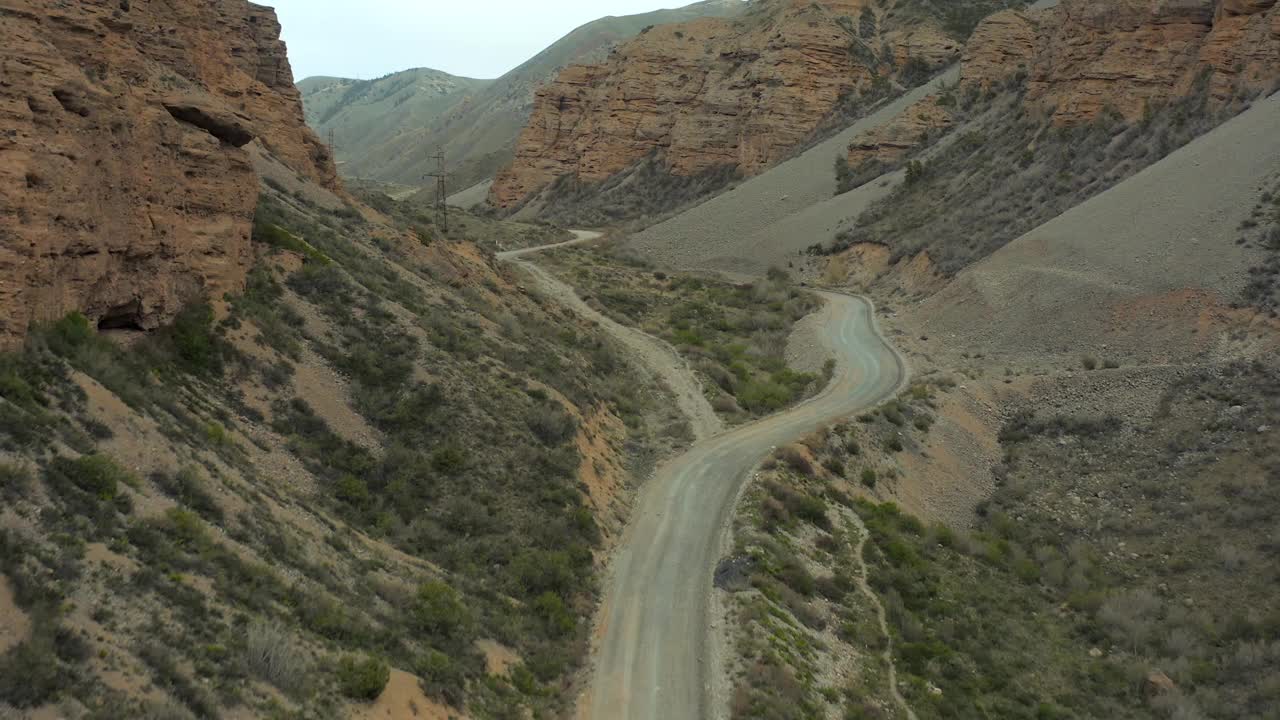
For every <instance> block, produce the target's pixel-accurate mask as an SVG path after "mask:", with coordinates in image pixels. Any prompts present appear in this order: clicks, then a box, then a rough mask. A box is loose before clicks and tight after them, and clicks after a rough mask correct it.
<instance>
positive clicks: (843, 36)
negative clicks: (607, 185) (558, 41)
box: [489, 0, 960, 208]
mask: <svg viewBox="0 0 1280 720" xmlns="http://www.w3.org/2000/svg"><path fill="white" fill-rule="evenodd" d="M882 5H883V3H881V2H879V1H878V0H822V1H821V2H812V1H811V0H768V1H765V2H759V3H758V4H757V6H756V7H755V8H754V9H752V10H750V11H748V12H747V13H746V14H745V15H744V16H743V17H741V18H738V19H735V20H723V19H701V20H696V21H693V22H689V23H682V24H678V25H666V26H659V27H655V28H653V29H651V30H649V31H648V32H647V33H644V34H643V35H641V36H640V37H638V38H636V39H635V40H632V41H631V42H629V43H627V44H626V45H624V46H622V47H621V48H620V49H619V50H618V51H617V52H616V53H614V54H613V55H612V56H611V57H610V58H609V60H608V61H606V62H604V63H603V64H600V65H591V66H582V65H579V66H573V67H569V68H567V69H565V70H564V71H563V72H562V73H561V75H560V76H559V78H558V79H557V80H556V81H555V82H554V83H551V84H550V85H548V86H546V87H545V88H543V89H542V90H541V91H540V92H539V93H538V96H537V100H536V102H535V107H534V110H533V114H532V117H531V119H530V122H529V125H528V126H527V127H526V128H525V130H524V132H523V134H522V135H521V137H520V140H519V142H518V144H517V149H516V159H515V161H514V163H513V165H512V166H511V167H510V168H508V169H507V170H506V171H504V172H502V173H501V174H499V176H498V178H497V180H496V182H495V183H494V186H493V188H492V190H491V191H490V196H489V199H490V202H491V203H493V204H494V205H496V206H498V207H501V208H511V207H514V206H516V205H518V204H520V203H521V202H523V201H524V200H525V199H526V198H528V197H529V196H531V195H532V194H534V193H537V192H538V191H540V190H542V189H543V188H545V187H547V186H548V185H550V184H551V183H552V182H554V181H555V180H556V179H557V178H560V177H563V176H572V177H575V178H577V179H578V180H581V181H584V182H588V183H590V182H599V181H601V180H604V179H606V178H608V177H610V176H612V175H614V174H616V173H618V172H620V171H622V170H624V169H626V168H628V167H630V166H631V165H633V164H634V163H636V162H638V161H640V160H642V159H644V158H645V157H647V156H649V155H650V154H652V153H660V154H661V156H662V158H663V160H664V162H665V163H666V166H667V167H668V169H669V170H670V172H671V173H672V174H675V175H680V176H693V175H698V174H700V173H703V172H707V171H711V170H716V169H720V168H724V167H726V166H729V167H733V168H735V169H736V170H737V171H739V172H741V173H742V174H746V175H751V174H754V173H757V172H759V171H761V170H763V169H765V168H767V167H769V166H771V165H773V164H775V163H777V162H778V161H779V160H781V159H783V158H784V157H786V155H787V154H788V152H789V151H790V150H791V149H792V148H794V147H795V146H796V145H797V144H799V143H800V142H802V141H803V140H804V139H805V138H807V137H808V136H809V135H810V134H811V133H812V132H813V131H814V129H815V128H817V127H818V125H819V124H820V123H821V122H822V120H823V119H824V118H826V117H827V116H828V115H829V114H830V113H831V112H832V110H833V109H835V108H836V106H837V104H838V102H839V101H840V99H841V98H842V97H843V96H845V95H846V94H849V93H856V92H861V91H867V90H869V89H870V87H871V86H872V84H873V82H874V81H875V80H876V78H877V77H879V76H885V75H890V74H892V73H894V72H897V71H900V70H901V69H902V68H903V67H904V66H905V65H906V61H907V59H908V58H911V57H915V58H919V59H920V60H921V61H923V62H925V63H926V64H928V65H938V64H942V63H945V62H949V61H951V60H954V59H955V58H956V57H957V56H958V54H959V50H960V47H959V44H958V43H956V42H955V41H954V40H951V39H949V38H947V37H946V36H945V35H944V34H943V33H941V32H940V31H930V30H928V29H924V28H919V27H917V28H914V29H911V31H908V29H906V28H895V27H891V26H889V27H882V25H885V23H884V22H881V21H882V20H883V17H884V14H885V13H884V9H883V8H882ZM864 10H866V11H867V13H869V14H870V15H869V17H876V18H877V21H876V22H868V23H865V24H864V23H862V22H861V19H862V18H863V17H864V15H866V14H867V13H864ZM864 26H865V29H864ZM884 48H888V51H889V52H888V54H891V55H893V56H894V60H893V61H892V62H889V61H888V58H886V57H884V56H885V54H886V53H885V51H884Z"/></svg>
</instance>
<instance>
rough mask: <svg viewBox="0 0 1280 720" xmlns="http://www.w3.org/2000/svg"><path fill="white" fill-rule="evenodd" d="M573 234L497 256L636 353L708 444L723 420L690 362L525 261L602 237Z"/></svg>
mask: <svg viewBox="0 0 1280 720" xmlns="http://www.w3.org/2000/svg"><path fill="white" fill-rule="evenodd" d="M572 232H573V234H574V239H572V240H567V241H565V242H561V243H555V244H553V245H541V246H539V247H532V248H524V249H522V250H509V251H507V252H501V253H498V259H499V260H503V261H506V262H514V263H516V264H518V265H520V266H521V267H523V268H524V269H525V270H526V271H527V272H528V273H529V275H530V276H532V277H533V279H534V281H535V282H536V283H537V284H538V289H539V290H541V291H542V292H543V293H544V294H545V295H547V296H549V297H551V298H554V299H555V300H556V301H557V302H559V303H561V304H562V305H564V306H566V307H568V308H569V309H570V310H573V311H574V312H576V313H578V314H579V315H581V316H582V317H585V318H587V319H588V320H591V321H593V322H595V323H597V324H599V325H600V327H602V328H604V330H605V332H607V333H609V334H610V335H612V336H613V337H614V338H615V339H617V340H618V341H619V342H621V343H622V344H623V345H625V346H626V347H627V349H628V350H629V351H631V352H632V353H634V357H635V359H637V360H638V361H639V364H640V365H641V369H644V370H648V371H649V372H652V373H653V374H654V376H655V379H656V380H657V381H659V382H661V383H663V384H665V385H666V386H667V387H668V388H670V390H671V392H672V394H673V395H674V396H675V399H676V405H677V406H678V407H679V408H680V412H681V413H682V414H683V415H684V416H685V417H686V418H688V419H689V425H690V429H692V430H693V437H694V439H695V440H705V439H707V438H710V437H711V436H713V435H715V434H716V433H718V432H720V431H721V430H722V429H723V428H724V425H723V423H721V421H720V416H719V415H716V412H715V410H713V409H712V408H711V404H710V403H708V402H707V398H706V395H705V394H704V393H703V390H702V383H701V382H699V381H698V377H697V375H696V374H695V373H694V372H693V368H691V367H689V364H688V362H686V361H685V359H684V358H682V357H680V354H679V353H677V352H676V350H675V348H673V347H671V346H670V345H668V344H667V343H665V342H663V341H662V340H659V339H658V338H656V337H653V336H652V335H649V334H648V333H645V332H643V331H641V330H637V329H635V328H631V327H627V326H626V325H622V324H621V323H618V322H617V321H615V320H613V319H612V318H610V317H608V316H606V315H604V314H603V313H601V312H599V311H598V310H596V309H595V308H593V307H591V306H590V305H588V304H586V303H585V302H583V300H582V298H580V297H578V294H577V293H576V292H574V290H573V288H571V287H569V286H568V285H566V284H565V283H563V282H561V281H560V280H559V279H558V278H556V277H555V276H553V275H552V274H551V273H549V272H547V271H546V270H543V269H542V268H540V267H538V266H537V265H535V264H533V263H532V262H529V261H528V260H526V259H524V258H525V257H526V256H528V255H533V254H536V253H540V252H543V251H545V250H553V249H555V248H562V247H567V246H569V245H577V244H579V243H584V242H589V241H591V240H595V239H597V238H599V237H601V234H600V233H598V232H591V231H588V230H573V231H572Z"/></svg>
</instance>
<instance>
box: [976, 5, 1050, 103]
mask: <svg viewBox="0 0 1280 720" xmlns="http://www.w3.org/2000/svg"><path fill="white" fill-rule="evenodd" d="M1036 34H1037V29H1036V23H1035V22H1034V21H1033V20H1032V19H1031V18H1030V17H1028V16H1027V15H1026V14H1025V13H1022V12H1018V11H1016V10H1006V11H1004V12H998V13H996V14H994V15H992V16H991V17H989V18H987V19H986V20H984V21H982V22H981V23H980V24H979V25H978V27H977V28H976V29H975V30H974V31H973V36H972V37H970V38H969V42H968V44H967V45H965V48H964V53H963V58H962V59H961V64H960V86H961V87H962V88H966V89H968V88H975V89H977V90H988V89H990V88H991V87H992V86H994V85H997V84H999V83H1001V82H1003V81H1004V80H1006V79H1007V78H1009V77H1010V76H1013V75H1016V74H1018V73H1020V72H1021V73H1025V72H1028V71H1029V70H1030V68H1031V63H1032V62H1033V61H1034V60H1035V56H1036Z"/></svg>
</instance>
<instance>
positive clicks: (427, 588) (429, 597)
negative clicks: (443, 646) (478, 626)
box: [413, 580, 472, 639]
mask: <svg viewBox="0 0 1280 720" xmlns="http://www.w3.org/2000/svg"><path fill="white" fill-rule="evenodd" d="M413 622H414V625H415V626H416V627H417V628H418V629H419V630H421V631H422V632H424V633H427V634H428V635H430V636H432V637H435V638H445V639H448V638H453V637H456V636H457V635H458V634H460V633H462V632H464V631H465V630H466V629H467V628H468V627H469V626H470V625H471V622H472V620H471V613H470V611H469V610H468V609H467V607H466V605H464V604H463V603H462V598H461V597H459V596H458V593H457V592H456V591H454V589H453V588H451V587H449V586H448V585H446V584H444V583H442V582H439V581H435V580H433V581H430V582H426V583H423V584H422V586H421V587H419V588H418V594H417V596H416V597H415V598H414V604H413Z"/></svg>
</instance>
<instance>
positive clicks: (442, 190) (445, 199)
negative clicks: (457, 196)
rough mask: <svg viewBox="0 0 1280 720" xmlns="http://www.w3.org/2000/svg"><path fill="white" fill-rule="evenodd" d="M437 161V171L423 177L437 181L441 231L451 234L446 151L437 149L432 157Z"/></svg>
mask: <svg viewBox="0 0 1280 720" xmlns="http://www.w3.org/2000/svg"><path fill="white" fill-rule="evenodd" d="M431 157H432V159H434V160H435V161H436V171H435V172H433V173H427V174H426V175H424V176H423V177H433V178H435V179H436V214H437V216H438V217H439V218H440V231H441V232H443V233H448V232H449V190H448V183H449V173H448V172H447V171H446V170H445V165H444V149H443V148H437V150H436V154H435V155H433V156H431Z"/></svg>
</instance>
